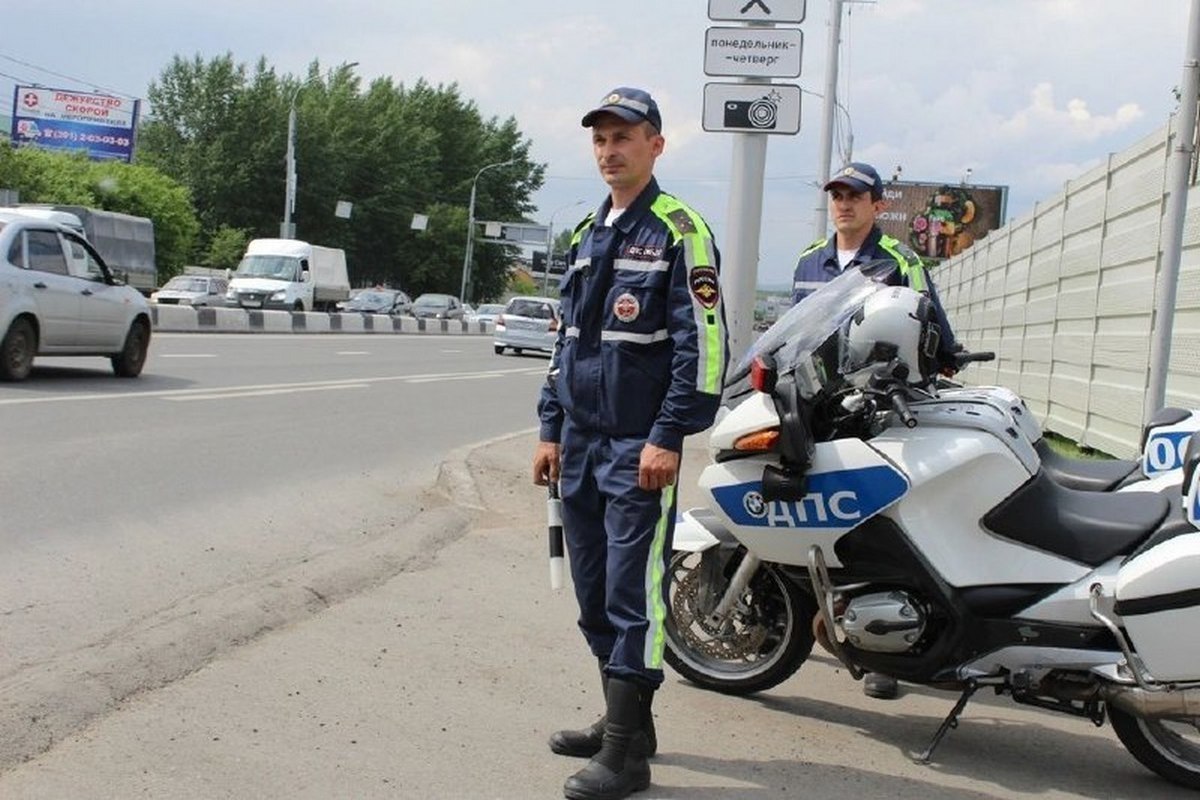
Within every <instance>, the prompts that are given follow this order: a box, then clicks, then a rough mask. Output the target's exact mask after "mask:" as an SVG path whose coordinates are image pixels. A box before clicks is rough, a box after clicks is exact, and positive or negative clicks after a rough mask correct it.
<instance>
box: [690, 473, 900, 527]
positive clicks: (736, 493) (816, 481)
mask: <svg viewBox="0 0 1200 800" xmlns="http://www.w3.org/2000/svg"><path fill="white" fill-rule="evenodd" d="M804 488H805V495H804V498H803V499H802V500H797V501H783V500H774V501H772V502H769V503H768V502H765V501H764V500H763V497H762V481H749V482H747V483H738V484H734V485H732V486H721V487H718V488H715V489H713V496H714V497H715V498H716V500H717V503H718V504H719V505H720V506H721V509H722V510H723V511H724V512H725V513H726V514H728V515H729V518H730V519H731V520H732V521H733V522H734V524H736V525H746V526H752V527H760V528H850V527H853V526H855V525H857V524H859V523H860V522H862V521H863V520H865V519H868V518H869V517H872V516H874V515H875V514H877V513H878V512H880V511H882V510H883V509H885V508H887V507H888V506H890V505H891V504H892V503H894V502H896V501H897V500H899V499H900V498H901V497H903V496H904V494H905V492H907V491H908V479H907V478H905V477H904V475H903V474H902V473H901V472H899V471H898V470H896V469H894V468H893V467H890V466H871V467H864V468H861V469H847V470H837V471H834V472H820V473H814V474H809V475H807V476H805V483H804Z"/></svg>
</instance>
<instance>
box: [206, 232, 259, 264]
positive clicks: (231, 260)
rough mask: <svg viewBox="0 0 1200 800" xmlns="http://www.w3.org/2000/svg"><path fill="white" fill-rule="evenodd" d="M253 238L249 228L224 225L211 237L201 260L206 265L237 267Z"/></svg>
mask: <svg viewBox="0 0 1200 800" xmlns="http://www.w3.org/2000/svg"><path fill="white" fill-rule="evenodd" d="M251 238H253V237H251V236H250V232H249V231H247V230H244V229H242V228H231V227H230V226H228V225H222V226H220V227H219V228H217V230H216V232H215V233H213V235H212V236H211V237H210V238H209V240H208V248H207V250H205V253H204V257H203V258H202V259H200V260H201V262H202V263H203V264H204V266H206V267H212V268H214V269H235V268H236V267H237V265H238V262H239V261H241V260H242V255H243V254H245V252H246V245H247V244H248V243H249V241H250V239H251Z"/></svg>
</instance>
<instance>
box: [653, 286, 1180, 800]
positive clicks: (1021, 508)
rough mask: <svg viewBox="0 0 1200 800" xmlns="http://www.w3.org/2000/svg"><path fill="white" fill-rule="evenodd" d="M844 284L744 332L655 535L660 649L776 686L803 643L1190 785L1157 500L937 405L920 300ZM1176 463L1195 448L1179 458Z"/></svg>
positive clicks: (1173, 505) (698, 678) (677, 661)
mask: <svg viewBox="0 0 1200 800" xmlns="http://www.w3.org/2000/svg"><path fill="white" fill-rule="evenodd" d="M878 270H879V265H868V266H867V267H865V268H863V269H862V270H861V271H860V270H849V271H847V272H846V273H844V274H843V275H842V276H840V277H838V278H836V279H834V280H833V281H831V282H830V283H828V284H827V285H825V286H824V287H822V288H821V289H819V290H818V291H816V292H814V293H813V294H811V295H809V296H808V297H807V298H805V300H804V301H802V302H801V303H800V304H798V305H797V306H796V307H794V308H793V309H792V310H791V311H790V312H789V313H788V314H786V315H785V316H784V317H783V318H782V319H781V320H780V321H779V322H778V323H777V324H776V325H775V326H774V327H773V328H772V329H771V330H769V331H768V332H767V333H765V334H764V335H763V336H762V337H761V338H760V339H759V340H758V342H756V344H755V346H754V347H753V348H752V350H751V352H750V353H749V354H748V356H747V359H745V360H744V365H745V364H749V365H750V366H749V369H748V371H746V374H745V375H744V376H742V375H741V373H742V372H743V370H742V369H741V368H739V369H738V370H736V371H735V373H734V376H733V377H734V384H735V388H734V389H731V392H730V393H731V394H736V393H737V389H736V385H737V384H739V383H745V384H749V385H750V386H752V387H753V389H752V390H750V391H748V392H746V393H744V394H743V395H742V396H740V397H737V398H735V399H734V400H733V401H731V403H730V404H731V405H732V408H731V410H729V411H728V413H726V414H725V415H724V416H723V417H721V418H720V419H719V421H718V422H717V424H716V426H715V427H714V429H713V430H712V431H711V433H710V447H711V450H712V455H713V463H712V464H710V465H709V466H708V467H707V468H706V469H705V470H704V471H703V473H702V474H701V476H700V479H699V484H700V487H701V489H702V491H703V494H704V495H705V498H706V504H707V505H706V507H704V508H702V509H693V510H691V511H689V512H685V515H684V519H683V520H681V522H680V524H679V525H678V526H677V527H676V532H675V541H674V545H673V547H674V550H673V555H672V560H671V564H670V571H669V572H670V574H669V576H668V577H669V583H668V617H667V620H666V624H665V628H666V635H667V653H666V658H667V660H668V662H669V663H670V664H671V666H672V667H673V668H674V669H675V670H676V671H677V672H679V673H680V674H681V675H683V676H684V677H685V678H687V679H689V680H690V681H692V682H694V683H696V684H697V685H699V686H701V687H704V688H708V689H713V690H716V691H721V692H725V693H729V694H739V695H745V694H751V693H753V692H757V691H762V690H764V689H768V688H770V687H772V686H775V685H777V684H779V683H780V682H781V681H783V680H785V679H786V678H788V677H790V676H791V675H792V674H793V673H794V672H796V670H797V669H799V668H800V666H801V665H802V664H803V663H804V661H805V660H806V659H807V657H808V655H809V653H810V652H811V649H812V647H813V645H814V643H817V642H819V643H820V644H821V645H822V647H824V648H825V649H826V650H828V651H829V652H830V653H832V654H833V655H834V656H835V657H836V658H837V659H838V660H839V661H840V662H841V663H842V664H843V665H844V666H845V668H846V670H847V671H848V672H849V673H850V674H851V675H852V676H853V677H855V678H860V677H861V676H862V675H863V674H864V673H865V672H868V671H872V672H881V673H885V674H888V675H892V676H895V677H897V678H899V679H901V680H904V681H907V682H911V683H918V684H923V685H926V686H930V687H934V688H939V689H948V690H951V691H955V692H958V693H959V698H958V701H957V702H956V703H955V704H954V706H953V708H952V710H951V711H950V713H949V715H948V716H947V717H946V719H945V720H944V721H943V722H942V724H941V726H940V727H939V728H938V730H937V731H936V732H935V733H934V734H933V737H932V739H931V740H930V741H929V743H928V746H927V747H926V748H925V750H924V751H923V752H922V753H921V754H920V755H919V756H918V759H919V760H922V761H928V760H929V759H930V758H931V757H932V755H933V752H934V750H935V748H936V747H937V745H938V744H939V743H940V742H941V740H942V738H943V737H944V736H945V735H946V734H947V733H948V731H949V730H950V729H951V728H953V727H956V725H957V721H958V719H959V717H960V715H961V714H962V712H963V709H964V707H965V706H966V705H967V703H968V702H969V700H970V698H971V697H972V695H973V694H974V693H976V692H977V691H979V690H980V689H991V690H992V691H994V692H996V693H997V694H1001V695H1007V696H1010V697H1011V698H1012V699H1013V700H1014V701H1016V702H1019V703H1023V704H1027V705H1031V706H1036V707H1039V708H1043V709H1047V710H1051V711H1058V712H1063V713H1068V714H1074V715H1077V716H1081V717H1085V718H1087V719H1090V720H1091V721H1092V722H1093V723H1095V724H1096V725H1102V724H1103V723H1104V722H1105V720H1108V721H1110V722H1111V723H1112V725H1113V728H1114V730H1115V732H1116V734H1117V736H1118V738H1119V739H1120V741H1121V742H1122V744H1123V745H1124V746H1125V747H1126V748H1127V749H1128V750H1129V751H1130V753H1132V754H1133V755H1134V757H1135V758H1137V759H1138V760H1139V761H1140V762H1141V763H1142V764H1144V765H1145V766H1147V767H1148V768H1150V769H1151V770H1153V771H1154V772H1156V773H1158V774H1159V775H1161V776H1163V777H1165V778H1167V779H1168V780H1171V781H1173V782H1176V783H1179V784H1182V785H1185V786H1189V787H1192V788H1200V729H1198V727H1197V723H1198V722H1200V532H1197V531H1195V530H1194V529H1193V528H1192V527H1191V526H1190V525H1189V524H1188V522H1187V519H1186V518H1185V517H1184V515H1183V513H1182V503H1181V501H1180V495H1179V494H1178V493H1176V494H1175V496H1174V500H1173V501H1171V500H1168V499H1167V498H1166V497H1165V496H1163V494H1161V493H1157V492H1141V493H1132V494H1131V493H1125V492H1120V493H1118V492H1084V491H1080V490H1075V489H1070V488H1068V487H1065V486H1062V485H1061V484H1059V483H1058V482H1056V481H1055V480H1053V479H1052V478H1051V477H1050V476H1049V475H1048V474H1047V472H1046V470H1045V469H1043V468H1042V466H1041V462H1040V460H1039V458H1038V455H1037V452H1036V450H1035V449H1034V446H1033V443H1032V442H1031V441H1030V440H1029V437H1028V436H1027V435H1024V434H1022V433H1021V431H1020V425H1019V423H1018V422H1017V421H1016V420H1015V419H1014V416H1013V415H1012V413H1011V412H1010V411H1008V410H1007V409H1006V408H1005V407H1004V406H1003V405H1002V404H997V403H994V402H992V401H991V399H978V398H976V399H972V398H971V397H970V396H964V395H959V396H954V395H953V393H947V394H948V395H950V396H942V395H939V393H938V391H937V389H936V382H935V378H934V374H935V367H934V365H933V359H932V355H933V353H934V352H935V351H936V345H937V341H936V337H937V326H936V325H935V324H933V323H932V322H931V321H930V315H929V308H928V301H927V300H926V299H925V298H923V297H922V296H921V295H919V294H917V293H915V292H912V291H911V290H909V289H906V288H903V287H893V286H887V285H885V284H884V283H882V282H880V281H879V280H877V278H878V277H879V274H878ZM1198 449H1200V448H1198Z"/></svg>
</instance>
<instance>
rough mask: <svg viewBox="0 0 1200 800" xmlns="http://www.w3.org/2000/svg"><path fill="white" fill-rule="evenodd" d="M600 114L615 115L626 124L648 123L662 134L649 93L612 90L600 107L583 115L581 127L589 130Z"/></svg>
mask: <svg viewBox="0 0 1200 800" xmlns="http://www.w3.org/2000/svg"><path fill="white" fill-rule="evenodd" d="M601 114H616V115H617V116H618V117H620V118H621V119H623V120H625V121H626V122H649V123H650V124H651V125H653V126H654V130H656V131H658V132H659V133H662V115H661V114H659V113H658V103H656V102H654V98H653V97H651V96H650V93H649V92H644V91H642V90H641V89H632V88H630V87H628V86H618V87H617V88H616V89H613V90H612V91H611V92H609V93H608V94H607V95H605V97H604V99H603V100H601V101H600V105H598V106H596V107H595V108H593V109H592V110H591V111H589V112H588V113H586V114H584V115H583V127H585V128H590V127H592V125H593V124H595V122H596V117H598V116H600V115H601Z"/></svg>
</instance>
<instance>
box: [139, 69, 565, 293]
mask: <svg viewBox="0 0 1200 800" xmlns="http://www.w3.org/2000/svg"><path fill="white" fill-rule="evenodd" d="M148 96H149V98H150V101H151V103H152V105H153V107H154V110H155V118H154V120H153V121H152V122H150V123H148V124H147V125H146V126H145V128H144V131H143V135H142V137H141V139H140V145H139V153H140V156H139V157H140V158H141V159H142V160H143V161H144V163H147V164H152V165H154V166H157V167H159V168H160V169H162V170H164V171H165V172H167V174H169V175H171V176H173V177H175V178H176V179H177V180H179V181H180V182H182V183H183V184H184V185H185V186H188V187H189V188H190V189H191V190H192V195H193V199H194V202H195V204H196V209H197V213H198V215H199V218H200V220H201V223H202V226H203V233H202V235H201V240H202V241H201V245H202V247H207V245H208V242H209V240H210V239H211V237H213V236H215V235H216V231H218V230H219V228H220V226H222V225H228V226H232V227H235V228H240V229H244V230H247V231H250V232H251V234H252V235H253V236H260V237H262V236H275V235H277V233H278V229H279V221H280V220H281V219H282V217H283V199H284V183H285V165H284V154H285V152H286V148H287V117H288V110H289V108H291V107H292V106H293V104H294V107H295V110H296V163H297V174H298V188H297V195H296V207H295V213H294V215H293V222H294V223H295V225H296V231H297V236H298V238H301V239H304V240H307V241H311V242H314V243H317V244H322V245H326V246H330V247H341V248H343V249H345V250H346V255H347V264H348V266H349V269H350V274H351V280H352V282H354V283H362V282H365V281H368V280H369V281H370V282H378V281H386V282H388V283H391V284H392V285H396V286H402V287H403V288H405V289H407V290H408V291H410V292H412V293H420V292H422V291H431V290H435V289H436V290H440V291H447V292H452V293H457V292H458V287H459V283H460V281H461V278H462V261H463V253H464V251H465V247H466V233H467V230H466V207H467V202H468V198H469V196H470V191H471V183H472V180H473V179H474V177H475V175H476V173H477V172H478V170H479V169H480V168H481V167H484V166H486V165H489V164H495V163H499V162H502V161H508V160H513V162H514V163H513V164H512V165H510V166H506V167H504V168H498V169H495V170H489V171H488V172H487V173H485V175H484V176H483V177H481V179H480V180H479V181H478V184H477V192H476V205H475V211H476V213H475V216H476V218H477V219H481V220H482V219H496V220H503V221H518V220H522V219H524V218H525V217H526V216H527V214H528V213H529V212H530V211H531V210H532V203H531V201H530V196H531V194H532V193H533V192H534V191H535V190H536V189H537V188H538V187H540V186H541V183H542V180H543V174H544V166H543V165H541V164H535V163H532V162H531V161H530V160H529V152H530V147H531V143H530V142H529V141H528V139H526V138H525V137H523V136H522V135H521V132H520V130H519V128H518V126H517V123H516V120H515V119H512V118H509V119H508V120H505V121H503V122H501V121H498V120H496V119H490V120H485V119H483V118H482V116H481V115H480V113H479V111H478V109H477V107H476V106H475V104H474V103H473V102H471V101H469V100H466V99H464V98H463V97H462V96H461V93H460V91H459V89H458V87H457V85H453V84H452V85H450V86H441V85H439V86H432V85H430V84H428V83H426V82H425V81H423V80H418V81H417V82H416V83H415V84H413V85H412V86H411V87H405V86H404V85H403V84H396V83H394V82H393V81H392V80H391V79H390V78H378V79H376V80H373V81H371V83H370V85H369V86H368V87H367V88H366V89H365V90H363V89H362V87H361V82H360V79H359V78H358V76H357V75H356V74H355V73H354V71H353V68H352V67H350V66H349V65H342V66H339V67H336V68H334V69H332V70H328V71H325V72H323V71H322V70H321V68H320V65H319V63H317V62H315V61H314V62H313V63H312V64H311V65H309V67H308V70H307V72H306V74H305V76H304V77H303V78H296V77H293V76H290V75H288V76H282V77H280V76H277V75H276V74H275V71H274V70H273V69H272V68H271V67H270V66H269V65H267V64H266V62H265V61H263V60H260V61H259V62H258V63H257V64H256V65H255V68H254V70H253V71H250V70H248V69H247V68H246V67H245V66H244V65H239V64H236V63H234V61H233V58H232V56H230V55H228V54H227V55H225V56H221V57H218V58H215V59H213V60H211V61H209V62H204V61H202V60H201V59H200V58H199V57H195V58H193V59H190V60H188V59H184V58H181V57H179V56H176V57H175V58H174V59H173V60H172V62H171V63H170V64H169V65H168V66H167V67H166V68H165V69H164V70H163V72H162V75H161V76H160V79H159V80H157V81H155V82H154V83H152V84H151V86H150V89H149V91H148ZM339 200H347V201H350V202H351V203H353V209H354V210H353V215H352V217H351V218H350V219H348V220H346V219H339V218H338V217H337V216H335V215H334V213H333V212H334V207H335V205H336V203H337V201H339ZM415 213H421V214H426V215H428V216H429V217H430V225H429V228H428V229H427V230H426V231H414V230H412V229H411V220H412V218H413V214H415ZM506 250H507V248H502V247H495V246H487V245H481V246H479V247H478V248H477V249H476V252H475V258H474V269H473V276H472V277H473V280H472V283H473V285H474V286H475V288H476V295H477V296H486V295H489V294H493V293H496V292H497V290H499V289H502V287H503V286H504V284H505V282H506V280H507V266H508V262H509V260H510V258H511V255H510V254H509V253H507V252H506ZM201 252H203V250H201Z"/></svg>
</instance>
